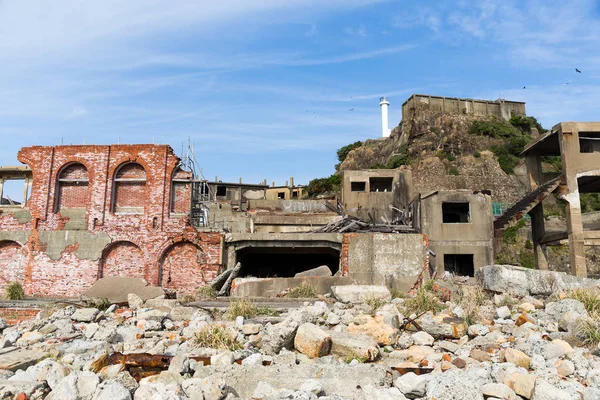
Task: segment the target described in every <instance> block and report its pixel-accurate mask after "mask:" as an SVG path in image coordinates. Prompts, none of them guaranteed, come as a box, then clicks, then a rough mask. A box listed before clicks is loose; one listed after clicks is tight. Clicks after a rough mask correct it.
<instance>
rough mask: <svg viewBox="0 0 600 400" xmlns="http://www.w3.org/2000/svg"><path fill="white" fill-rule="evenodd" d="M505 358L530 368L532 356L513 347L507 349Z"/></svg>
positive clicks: (518, 365) (507, 360) (517, 364)
mask: <svg viewBox="0 0 600 400" xmlns="http://www.w3.org/2000/svg"><path fill="white" fill-rule="evenodd" d="M504 358H505V359H506V362H509V363H512V364H514V365H516V366H517V367H522V368H525V369H529V364H530V363H531V358H530V357H529V356H528V355H527V354H525V353H523V352H522V351H521V350H517V349H512V348H508V349H506V351H505V352H504Z"/></svg>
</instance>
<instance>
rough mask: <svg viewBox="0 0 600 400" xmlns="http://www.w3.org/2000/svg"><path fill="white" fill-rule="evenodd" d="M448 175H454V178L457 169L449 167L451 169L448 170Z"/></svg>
mask: <svg viewBox="0 0 600 400" xmlns="http://www.w3.org/2000/svg"><path fill="white" fill-rule="evenodd" d="M448 175H454V176H456V175H458V168H456V167H451V168H450V169H449V170H448Z"/></svg>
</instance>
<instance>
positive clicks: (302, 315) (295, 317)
mask: <svg viewBox="0 0 600 400" xmlns="http://www.w3.org/2000/svg"><path fill="white" fill-rule="evenodd" d="M314 319H315V318H314V316H313V315H311V314H310V313H308V312H306V311H304V310H302V309H299V310H294V311H292V312H290V313H289V314H288V316H287V317H285V319H284V320H283V321H281V322H279V323H277V324H275V325H269V324H267V325H266V326H265V330H264V336H263V339H262V350H263V353H264V354H266V355H275V354H277V353H279V351H280V350H281V349H283V348H286V349H291V348H292V347H293V346H294V337H295V336H296V331H297V329H298V327H299V326H300V325H302V324H304V323H307V322H311V323H312V322H313V321H314Z"/></svg>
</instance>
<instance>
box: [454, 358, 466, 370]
mask: <svg viewBox="0 0 600 400" xmlns="http://www.w3.org/2000/svg"><path fill="white" fill-rule="evenodd" d="M452 365H454V366H455V367H456V368H460V369H463V368H465V367H466V366H467V362H466V361H465V360H463V359H462V358H460V357H457V358H455V359H454V360H452Z"/></svg>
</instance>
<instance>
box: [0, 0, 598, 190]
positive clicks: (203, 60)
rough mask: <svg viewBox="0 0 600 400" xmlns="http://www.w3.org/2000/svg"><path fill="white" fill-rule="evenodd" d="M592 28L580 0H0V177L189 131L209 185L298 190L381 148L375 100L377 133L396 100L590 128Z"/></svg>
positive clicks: (174, 139)
mask: <svg viewBox="0 0 600 400" xmlns="http://www.w3.org/2000/svg"><path fill="white" fill-rule="evenodd" d="M599 18H600V7H599V6H598V2H595V1H586V0H582V1H573V2H564V1H562V2H559V1H535V0H532V1H512V0H505V1H502V2H499V1H485V0H483V1H479V0H471V1H468V2H467V1H429V2H428V1H400V0H398V1H395V0H389V1H385V0H328V1H322V0H285V1H283V0H262V1H248V0H220V1H218V2H214V1H202V0H196V1H192V0H180V1H157V0H129V1H117V0H103V1H86V2H82V1H79V0H62V1H59V2H57V1H49V0H48V1H45V0H37V1H33V0H31V1H27V0H12V1H11V0H4V1H0V143H1V146H0V165H14V164H17V161H16V153H17V151H18V149H19V148H21V147H23V146H31V145H55V144H60V143H61V140H62V141H63V142H64V143H65V144H68V143H73V144H81V143H84V141H85V143H101V144H108V143H117V141H119V140H120V142H121V143H152V141H153V140H154V141H155V142H156V143H168V144H171V145H172V146H173V147H174V149H175V150H176V151H177V152H178V153H180V152H181V144H182V143H183V142H187V138H188V137H190V138H191V140H192V142H194V143H195V148H196V158H197V159H198V161H199V163H200V164H201V167H202V168H203V173H204V175H205V176H206V177H207V178H209V179H213V178H214V177H215V176H216V175H218V176H219V179H222V180H231V181H237V180H238V179H239V177H243V179H244V181H246V182H258V181H262V180H263V179H265V178H266V179H268V181H269V182H271V181H276V182H277V183H278V184H282V183H283V182H284V181H285V180H286V179H288V177H289V176H294V177H295V178H296V182H297V183H307V182H308V180H309V179H311V178H314V177H319V176H327V175H329V174H331V173H332V172H333V166H334V164H335V163H336V162H337V160H336V156H335V151H336V149H338V148H339V147H341V146H343V145H346V144H348V143H351V142H354V141H356V140H365V139H368V138H377V137H379V136H380V132H381V126H380V109H379V102H378V98H379V96H381V95H387V96H388V98H389V100H390V102H391V106H390V107H391V108H390V125H391V126H395V125H396V124H397V123H398V122H399V121H400V118H401V112H400V106H401V104H402V102H403V101H404V100H405V99H406V98H407V97H408V96H409V95H410V94H412V93H427V94H432V95H444V96H460V97H463V96H464V97H474V98H485V99H496V98H499V97H503V98H507V99H512V100H520V101H526V102H527V111H528V114H530V115H534V116H536V117H538V118H539V119H540V120H541V121H542V123H543V125H544V126H546V127H550V126H552V125H553V124H555V123H557V122H560V121H569V120H598V119H599V115H598V113H599V111H598V104H599V101H600V41H599V40H600V24H599ZM576 67H577V68H579V69H580V70H582V73H581V74H577V73H575V68H576ZM567 82H569V84H567ZM523 86H526V87H527V89H525V90H523V89H522V87H523ZM351 108H353V109H354V110H353V111H349V109H351Z"/></svg>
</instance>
